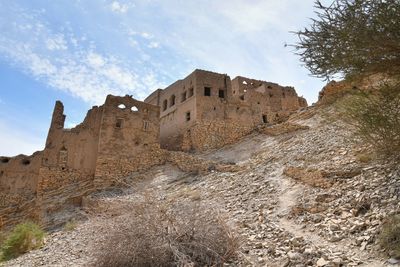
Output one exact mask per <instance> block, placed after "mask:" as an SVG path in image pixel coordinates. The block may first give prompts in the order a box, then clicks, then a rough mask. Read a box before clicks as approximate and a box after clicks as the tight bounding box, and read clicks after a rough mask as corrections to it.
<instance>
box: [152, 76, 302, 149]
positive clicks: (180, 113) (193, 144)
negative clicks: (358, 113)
mask: <svg viewBox="0 0 400 267" xmlns="http://www.w3.org/2000/svg"><path fill="white" fill-rule="evenodd" d="M189 89H190V90H193V95H191V94H190V97H189V98H188V97H181V95H182V94H183V95H185V92H187V91H188V90H189ZM173 99H175V100H174V101H173ZM145 102H148V103H153V104H155V103H159V106H160V107H161V116H160V120H161V125H160V142H161V147H162V148H166V149H169V150H185V151H190V150H204V149H209V148H216V147H220V146H223V145H226V144H230V143H232V142H235V141H236V140H237V139H238V138H240V137H242V136H244V135H246V134H248V133H249V132H251V130H252V129H254V128H255V127H256V126H257V125H259V124H262V123H272V122H277V121H280V120H283V119H285V118H286V117H287V116H288V115H290V114H291V113H292V112H295V111H296V110H298V109H299V108H301V107H304V106H307V103H306V101H305V99H304V98H301V97H298V96H297V94H296V91H295V90H294V88H293V87H283V86H280V85H278V84H276V83H270V82H265V81H259V80H254V79H249V78H245V77H241V76H239V77H236V78H235V79H233V80H231V79H230V77H229V76H228V75H226V74H219V73H215V72H210V71H205V70H195V71H194V72H193V73H191V74H190V75H189V76H187V77H186V78H184V79H182V80H178V81H176V82H175V83H173V84H172V85H170V86H168V87H167V88H165V89H164V90H160V89H159V90H157V91H155V92H154V93H152V94H151V95H150V96H149V97H148V98H147V99H146V100H145Z"/></svg>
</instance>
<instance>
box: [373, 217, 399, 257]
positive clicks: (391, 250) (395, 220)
mask: <svg viewBox="0 0 400 267" xmlns="http://www.w3.org/2000/svg"><path fill="white" fill-rule="evenodd" d="M378 240H379V243H380V245H381V246H382V247H383V248H384V249H385V250H386V251H387V253H388V254H389V255H390V256H392V257H400V215H399V214H397V215H394V216H391V217H389V218H388V219H387V220H386V222H385V223H384V224H383V225H382V230H381V233H380V235H379V239H378Z"/></svg>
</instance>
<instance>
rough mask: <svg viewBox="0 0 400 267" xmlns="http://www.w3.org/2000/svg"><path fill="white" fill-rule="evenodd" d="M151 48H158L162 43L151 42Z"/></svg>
mask: <svg viewBox="0 0 400 267" xmlns="http://www.w3.org/2000/svg"><path fill="white" fill-rule="evenodd" d="M148 47H149V48H158V47H160V44H159V43H158V42H150V43H149V45H148Z"/></svg>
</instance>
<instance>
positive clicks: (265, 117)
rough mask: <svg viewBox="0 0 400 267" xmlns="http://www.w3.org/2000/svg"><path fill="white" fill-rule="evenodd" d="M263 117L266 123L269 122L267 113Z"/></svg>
mask: <svg viewBox="0 0 400 267" xmlns="http://www.w3.org/2000/svg"><path fill="white" fill-rule="evenodd" d="M262 119H263V122H264V123H268V118H267V115H263V116H262Z"/></svg>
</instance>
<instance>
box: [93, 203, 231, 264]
mask: <svg viewBox="0 0 400 267" xmlns="http://www.w3.org/2000/svg"><path fill="white" fill-rule="evenodd" d="M130 210H131V212H130V213H129V214H127V215H126V216H125V217H124V218H125V219H124V221H123V222H119V223H115V224H114V225H113V230H112V231H110V232H109V233H107V234H106V240H107V242H105V243H104V244H103V245H102V246H101V247H100V249H98V255H97V260H96V262H95V263H94V266H100V267H101V266H103V267H105V266H115V267H118V266H222V265H223V264H224V263H226V262H229V261H232V260H233V259H234V258H235V257H236V253H237V251H238V249H239V240H238V238H237V237H236V235H235V234H234V233H233V232H232V230H231V228H230V227H228V225H227V224H226V223H225V221H224V220H223V219H221V217H219V216H217V215H216V213H215V212H213V211H212V209H210V207H204V206H201V205H200V204H193V203H192V204H190V205H189V204H182V203H178V204H168V205H167V204H162V203H160V202H157V201H156V200H155V199H154V198H150V197H146V198H145V200H144V201H143V202H141V203H139V204H137V205H135V206H133V207H131V209H130Z"/></svg>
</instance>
